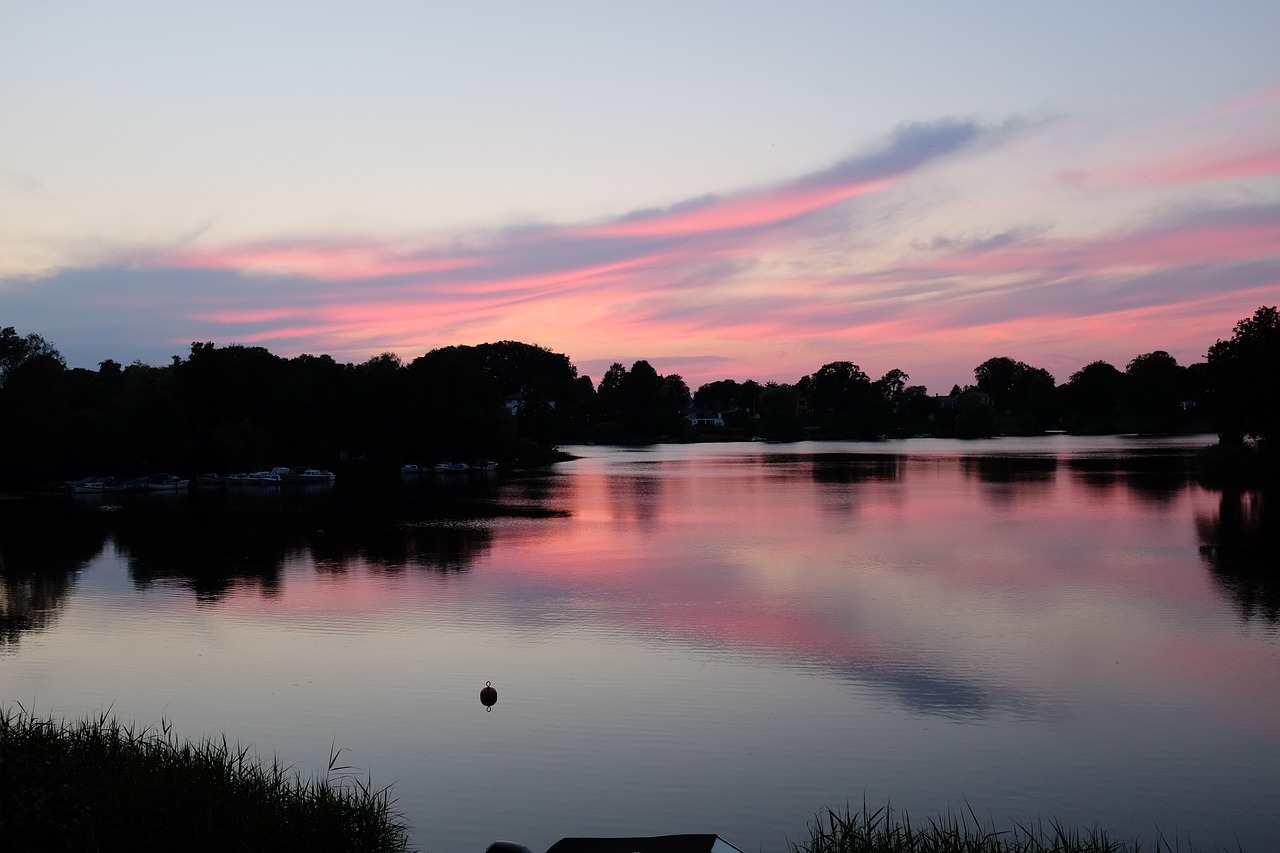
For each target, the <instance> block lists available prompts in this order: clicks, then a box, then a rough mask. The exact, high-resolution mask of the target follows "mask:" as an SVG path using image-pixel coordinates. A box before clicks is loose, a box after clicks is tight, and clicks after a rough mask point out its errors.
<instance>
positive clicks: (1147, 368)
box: [1125, 350, 1185, 433]
mask: <svg viewBox="0 0 1280 853" xmlns="http://www.w3.org/2000/svg"><path fill="white" fill-rule="evenodd" d="M1184 372H1185V371H1183V369H1182V368H1181V367H1179V366H1178V362H1177V359H1175V358H1174V357H1173V356H1171V355H1169V353H1167V352H1165V351H1164V350H1156V351H1155V352H1149V353H1144V354H1143V355H1140V356H1137V357H1136V358H1134V359H1133V361H1131V362H1129V365H1128V366H1127V367H1126V368H1125V376H1126V377H1127V380H1128V381H1127V383H1126V394H1125V400H1126V406H1127V408H1128V409H1129V411H1130V412H1131V413H1132V415H1133V423H1134V428H1135V429H1136V431H1138V432H1143V433H1163V432H1172V431H1173V430H1174V429H1176V428H1177V427H1178V425H1179V423H1180V421H1181V414H1182V408H1181V403H1182V401H1183V399H1185V395H1184V394H1183V385H1184V381H1183V374H1184Z"/></svg>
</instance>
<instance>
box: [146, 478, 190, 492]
mask: <svg viewBox="0 0 1280 853" xmlns="http://www.w3.org/2000/svg"><path fill="white" fill-rule="evenodd" d="M190 485H191V481H190V480H184V479H182V478H181V477H178V476H175V475H173V474H152V475H151V476H150V477H148V478H147V491H149V492H178V491H182V490H183V489H186V488H187V487H188V486H190Z"/></svg>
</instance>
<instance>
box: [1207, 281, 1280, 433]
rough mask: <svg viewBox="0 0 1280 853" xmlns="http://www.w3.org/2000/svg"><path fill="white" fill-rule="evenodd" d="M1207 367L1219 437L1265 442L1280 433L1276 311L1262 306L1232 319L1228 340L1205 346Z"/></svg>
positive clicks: (1279, 328) (1279, 342) (1279, 317)
mask: <svg viewBox="0 0 1280 853" xmlns="http://www.w3.org/2000/svg"><path fill="white" fill-rule="evenodd" d="M1208 368H1209V376H1210V380H1209V381H1210V387H1211V388H1212V397H1213V400H1212V402H1213V408H1214V412H1215V414H1216V417H1217V419H1218V437H1219V441H1220V442H1221V443H1222V444H1224V445H1231V444H1235V445H1238V444H1241V443H1243V441H1244V438H1245V437H1246V436H1250V437H1252V438H1255V439H1257V440H1258V441H1260V442H1262V443H1264V444H1266V443H1267V442H1269V441H1273V440H1275V438H1276V437H1277V436H1278V435H1280V312H1277V310H1276V308H1275V306H1272V307H1269V308H1268V307H1265V306H1264V307H1262V308H1259V309H1258V310H1257V311H1255V312H1254V313H1253V316H1252V317H1248V318H1246V319H1244V320H1241V321H1240V322H1238V323H1236V326H1235V333H1234V334H1233V335H1232V336H1231V339H1230V340H1227V341H1222V340H1220V341H1218V342H1217V343H1215V344H1214V345H1213V346H1211V347H1210V348H1209V355H1208Z"/></svg>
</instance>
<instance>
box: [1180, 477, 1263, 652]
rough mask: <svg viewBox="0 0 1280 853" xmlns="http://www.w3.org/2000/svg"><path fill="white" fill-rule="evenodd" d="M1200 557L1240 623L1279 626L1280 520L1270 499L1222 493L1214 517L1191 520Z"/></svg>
mask: <svg viewBox="0 0 1280 853" xmlns="http://www.w3.org/2000/svg"><path fill="white" fill-rule="evenodd" d="M1196 531H1197V533H1199V536H1200V556H1201V557H1203V558H1204V560H1205V562H1206V563H1208V564H1209V570H1210V571H1211V572H1212V574H1213V579H1214V580H1215V581H1217V583H1218V585H1219V586H1221V587H1222V588H1223V589H1224V590H1225V591H1227V592H1228V593H1230V594H1231V596H1232V597H1233V598H1234V599H1235V600H1236V604H1237V605H1238V606H1239V607H1240V615H1241V617H1242V618H1243V619H1244V621H1245V622H1252V621H1253V620H1255V619H1262V620H1265V621H1266V622H1268V623H1269V624H1270V625H1271V626H1272V627H1275V625H1276V624H1277V622H1280V518H1277V517H1276V511H1275V493H1274V492H1266V491H1239V490H1231V491H1224V492H1223V493H1222V499H1221V500H1220V501H1219V502H1218V513H1217V515H1216V516H1202V515H1198V516H1197V517H1196Z"/></svg>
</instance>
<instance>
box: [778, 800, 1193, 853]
mask: <svg viewBox="0 0 1280 853" xmlns="http://www.w3.org/2000/svg"><path fill="white" fill-rule="evenodd" d="M1150 844H1151V846H1150V847H1149V848H1148V847H1145V846H1143V844H1142V843H1141V842H1139V841H1133V842H1122V841H1117V840H1115V839H1112V838H1109V837H1108V836H1107V833H1106V832H1104V831H1102V830H1100V829H1090V830H1087V831H1081V830H1079V829H1073V828H1068V827H1065V826H1063V825H1062V824H1060V823H1058V822H1056V821H1050V822H1049V824H1048V825H1047V826H1046V825H1044V823H1042V822H1038V823H1037V824H1035V825H1034V826H1024V825H1022V824H1017V823H1015V824H1014V825H1013V827H1012V828H1011V829H1009V830H1007V831H1000V830H997V829H996V828H995V824H994V823H988V824H985V825H984V824H983V823H982V821H980V820H979V819H978V817H977V815H976V814H974V813H973V810H972V809H970V810H969V811H968V812H967V813H965V812H961V813H960V814H955V813H953V812H947V813H946V814H945V815H943V816H942V817H940V818H931V819H929V820H928V821H927V822H926V823H924V824H923V825H919V824H912V822H911V817H910V816H909V815H908V814H907V813H906V812H894V811H893V809H891V808H889V807H887V806H886V807H883V808H879V809H876V810H875V811H871V810H870V809H869V808H868V807H867V804H866V803H863V804H862V810H861V811H854V810H851V809H850V808H849V807H848V806H846V807H845V808H844V809H843V810H836V809H827V810H826V811H824V812H821V813H819V814H818V815H817V816H816V817H815V818H814V820H813V821H812V822H811V823H810V824H809V839H808V841H806V842H801V843H795V842H792V843H791V845H790V847H791V853H1143V851H1145V850H1148V849H1149V850H1151V851H1152V853H1195V851H1194V850H1193V849H1192V848H1191V847H1190V845H1187V846H1180V845H1179V843H1178V841H1177V840H1176V839H1175V840H1174V841H1173V842H1172V843H1170V841H1169V840H1168V839H1166V838H1165V837H1164V836H1163V835H1162V834H1161V833H1159V832H1158V831H1157V832H1156V835H1155V838H1154V839H1152V841H1151V842H1150Z"/></svg>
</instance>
